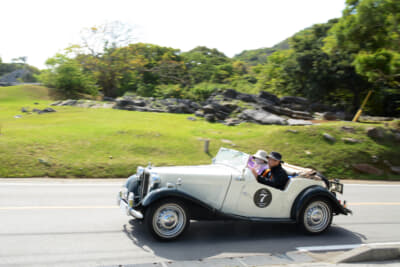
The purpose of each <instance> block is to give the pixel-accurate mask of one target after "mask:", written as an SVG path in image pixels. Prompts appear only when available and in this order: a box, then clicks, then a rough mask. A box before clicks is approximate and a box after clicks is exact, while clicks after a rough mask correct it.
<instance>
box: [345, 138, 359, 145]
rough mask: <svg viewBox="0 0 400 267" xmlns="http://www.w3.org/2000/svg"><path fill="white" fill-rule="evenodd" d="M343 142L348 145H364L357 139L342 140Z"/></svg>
mask: <svg viewBox="0 0 400 267" xmlns="http://www.w3.org/2000/svg"><path fill="white" fill-rule="evenodd" d="M342 141H343V142H345V143H348V144H356V143H362V141H361V140H358V139H355V138H347V137H345V138H342Z"/></svg>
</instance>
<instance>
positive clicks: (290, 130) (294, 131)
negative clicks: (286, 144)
mask: <svg viewBox="0 0 400 267" xmlns="http://www.w3.org/2000/svg"><path fill="white" fill-rule="evenodd" d="M286 132H288V133H295V134H297V133H299V131H297V130H292V129H288V130H286Z"/></svg>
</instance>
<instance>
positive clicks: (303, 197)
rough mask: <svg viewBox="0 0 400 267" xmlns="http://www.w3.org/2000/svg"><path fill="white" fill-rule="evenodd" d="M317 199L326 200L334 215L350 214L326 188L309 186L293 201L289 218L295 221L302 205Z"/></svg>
mask: <svg viewBox="0 0 400 267" xmlns="http://www.w3.org/2000/svg"><path fill="white" fill-rule="evenodd" d="M317 197H319V198H325V199H327V200H328V201H329V202H330V203H331V205H332V209H333V213H335V214H344V215H347V214H348V213H350V210H348V209H346V208H345V207H343V206H342V205H341V204H340V203H339V201H338V200H337V198H336V197H335V195H334V194H333V193H331V192H329V191H328V190H327V189H326V188H324V187H322V186H311V187H308V188H306V189H304V190H303V191H302V192H301V193H300V194H299V195H298V196H297V198H296V199H295V201H294V203H293V205H292V209H291V212H290V215H291V218H292V219H294V220H297V219H298V218H299V214H300V211H301V209H302V208H303V207H304V205H306V204H307V203H308V202H309V201H310V200H311V199H313V198H317Z"/></svg>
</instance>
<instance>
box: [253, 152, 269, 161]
mask: <svg viewBox="0 0 400 267" xmlns="http://www.w3.org/2000/svg"><path fill="white" fill-rule="evenodd" d="M267 156H268V153H267V151H264V150H258V151H257V153H256V154H254V155H253V158H256V159H261V160H263V161H265V162H267V161H268V159H267Z"/></svg>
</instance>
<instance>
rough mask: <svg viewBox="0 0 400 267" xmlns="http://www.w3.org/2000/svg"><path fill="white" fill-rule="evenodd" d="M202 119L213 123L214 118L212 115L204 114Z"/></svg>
mask: <svg viewBox="0 0 400 267" xmlns="http://www.w3.org/2000/svg"><path fill="white" fill-rule="evenodd" d="M204 119H205V120H206V121H208V122H215V116H214V114H206V115H204Z"/></svg>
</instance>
